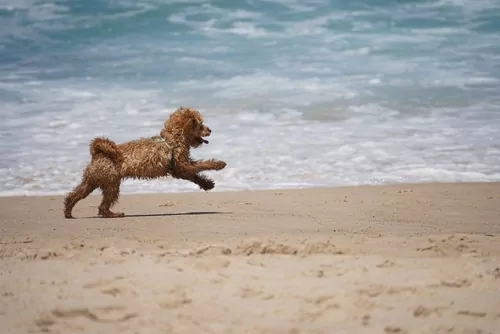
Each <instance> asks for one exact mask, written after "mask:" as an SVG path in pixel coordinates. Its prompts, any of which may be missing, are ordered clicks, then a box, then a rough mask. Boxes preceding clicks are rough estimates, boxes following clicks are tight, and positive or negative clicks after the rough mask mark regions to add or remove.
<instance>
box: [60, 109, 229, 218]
mask: <svg viewBox="0 0 500 334" xmlns="http://www.w3.org/2000/svg"><path fill="white" fill-rule="evenodd" d="M211 132H212V131H211V130H210V128H209V127H208V126H206V125H204V124H203V117H202V115H201V114H200V112H199V111H197V110H195V109H192V108H184V107H180V108H179V109H177V110H176V111H175V112H174V113H173V114H172V115H170V117H169V119H168V120H167V121H166V122H165V124H164V127H163V129H162V130H161V132H160V136H155V137H152V138H141V139H137V140H133V141H130V142H126V143H122V144H119V145H117V144H115V143H114V142H113V141H112V140H109V139H108V138H103V137H98V138H94V139H93V140H92V141H91V143H90V155H91V157H92V160H91V161H90V163H89V164H88V166H87V167H86V168H85V170H84V172H83V176H82V181H81V183H80V184H79V185H78V186H76V187H75V188H74V189H73V191H71V192H70V193H69V194H68V195H67V196H66V198H65V199H64V216H65V217H66V218H73V216H72V214H71V211H72V209H73V207H74V206H75V205H76V203H77V202H78V201H80V200H82V199H84V198H86V197H87V196H88V195H90V193H92V192H93V191H94V190H95V189H97V188H99V189H101V192H102V195H103V199H102V202H101V204H100V205H99V212H98V214H99V216H100V217H106V218H116V217H123V216H124V214H123V213H121V212H120V213H114V212H112V211H111V210H110V208H111V207H112V206H113V205H114V204H115V203H116V202H117V201H118V197H119V193H120V183H121V180H122V179H126V178H132V179H155V178H158V177H162V176H167V175H171V176H172V177H174V178H177V179H184V180H188V181H191V182H194V183H196V184H197V185H198V186H199V187H200V188H201V189H203V190H205V191H208V190H210V189H213V187H214V186H215V183H214V181H213V180H211V179H209V178H208V177H207V176H206V175H204V174H202V173H201V172H203V171H207V170H221V169H223V168H224V167H226V163H225V162H224V161H221V160H214V159H209V160H194V159H192V158H191V156H190V149H191V148H197V147H200V146H201V145H202V144H204V143H208V141H206V140H205V139H203V137H208V136H210V133H211Z"/></svg>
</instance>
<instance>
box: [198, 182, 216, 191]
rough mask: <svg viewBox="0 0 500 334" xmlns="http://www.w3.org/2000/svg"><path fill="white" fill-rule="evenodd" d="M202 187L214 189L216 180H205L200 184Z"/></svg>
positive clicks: (207, 189) (206, 189)
mask: <svg viewBox="0 0 500 334" xmlns="http://www.w3.org/2000/svg"><path fill="white" fill-rule="evenodd" d="M199 186H200V188H201V189H203V190H205V191H209V190H212V189H213V188H214V187H215V182H214V181H212V180H203V182H202V183H200V184H199Z"/></svg>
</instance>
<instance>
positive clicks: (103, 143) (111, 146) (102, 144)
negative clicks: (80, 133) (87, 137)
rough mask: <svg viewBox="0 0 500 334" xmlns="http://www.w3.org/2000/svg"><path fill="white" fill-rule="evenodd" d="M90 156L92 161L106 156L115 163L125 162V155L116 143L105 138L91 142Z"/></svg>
mask: <svg viewBox="0 0 500 334" xmlns="http://www.w3.org/2000/svg"><path fill="white" fill-rule="evenodd" d="M90 155H91V156H92V159H94V158H95V157H98V156H105V157H107V158H109V159H111V161H113V162H114V163H118V162H121V161H123V154H122V152H120V149H119V148H118V146H117V145H116V143H115V142H114V141H112V140H110V139H108V138H104V137H98V138H94V139H93V140H92V141H91V142H90Z"/></svg>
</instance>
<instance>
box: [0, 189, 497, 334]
mask: <svg viewBox="0 0 500 334" xmlns="http://www.w3.org/2000/svg"><path fill="white" fill-rule="evenodd" d="M166 182H168V181H166ZM100 199H101V197H100V196H99V195H97V192H96V194H95V195H92V196H90V197H89V198H87V199H86V200H84V201H82V202H80V203H79V204H78V205H77V206H76V207H75V209H74V211H73V214H74V216H75V217H76V219H73V220H67V219H64V218H63V214H62V197H60V196H45V197H5V198H0V229H1V234H0V295H1V299H0V324H1V328H2V331H1V332H2V333H6V334H7V333H19V334H21V333H40V332H49V333H93V334H97V333H103V334H114V333H116V334H122V333H141V334H142V333H290V334H291V333H294V334H298V333H498V332H499V331H500V183H457V184H419V185H414V184H404V185H392V186H372V187H348V188H325V189H303V190H268V191H242V192H213V193H204V192H201V191H200V192H196V193H184V194H164V195H122V196H121V198H120V202H119V204H118V205H117V206H116V207H115V208H114V209H115V210H116V211H124V212H125V214H126V215H127V216H126V217H125V218H122V219H99V218H95V216H96V213H97V208H96V207H97V205H98V203H99V201H100Z"/></svg>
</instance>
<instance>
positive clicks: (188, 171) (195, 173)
mask: <svg viewBox="0 0 500 334" xmlns="http://www.w3.org/2000/svg"><path fill="white" fill-rule="evenodd" d="M172 176H173V177H175V178H177V179H183V180H187V181H191V182H193V183H196V184H197V185H198V186H199V187H200V188H201V189H203V190H206V191H208V190H211V189H213V188H214V186H215V183H214V181H213V180H211V179H209V178H208V177H207V176H206V175H203V174H200V173H199V168H197V166H195V165H192V164H185V163H177V164H176V165H175V168H174V169H173V170H172Z"/></svg>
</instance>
